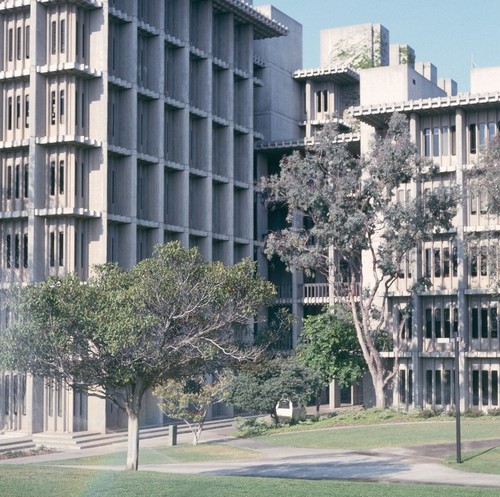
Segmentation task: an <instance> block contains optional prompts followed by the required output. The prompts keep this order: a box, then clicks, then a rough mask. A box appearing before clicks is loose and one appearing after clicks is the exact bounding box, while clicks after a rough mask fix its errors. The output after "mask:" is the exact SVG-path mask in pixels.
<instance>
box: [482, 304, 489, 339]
mask: <svg viewBox="0 0 500 497" xmlns="http://www.w3.org/2000/svg"><path fill="white" fill-rule="evenodd" d="M481 338H488V309H485V308H484V307H483V308H482V309H481Z"/></svg>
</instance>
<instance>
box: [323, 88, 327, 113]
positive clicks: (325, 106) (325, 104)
mask: <svg viewBox="0 0 500 497" xmlns="http://www.w3.org/2000/svg"><path fill="white" fill-rule="evenodd" d="M323 112H328V91H327V90H324V91H323Z"/></svg>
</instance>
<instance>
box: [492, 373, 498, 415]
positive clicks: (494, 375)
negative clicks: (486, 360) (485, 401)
mask: <svg viewBox="0 0 500 497" xmlns="http://www.w3.org/2000/svg"><path fill="white" fill-rule="evenodd" d="M491 405H492V406H497V405H498V371H492V372H491Z"/></svg>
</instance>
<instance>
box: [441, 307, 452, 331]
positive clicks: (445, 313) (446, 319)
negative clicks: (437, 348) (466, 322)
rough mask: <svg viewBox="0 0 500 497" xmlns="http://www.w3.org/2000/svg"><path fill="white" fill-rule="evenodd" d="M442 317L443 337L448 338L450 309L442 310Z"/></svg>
mask: <svg viewBox="0 0 500 497" xmlns="http://www.w3.org/2000/svg"><path fill="white" fill-rule="evenodd" d="M443 317H444V337H445V338H450V336H451V320H450V309H449V308H447V309H443Z"/></svg>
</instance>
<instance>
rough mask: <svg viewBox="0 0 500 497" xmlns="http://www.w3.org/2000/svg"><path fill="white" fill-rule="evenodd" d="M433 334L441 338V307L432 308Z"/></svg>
mask: <svg viewBox="0 0 500 497" xmlns="http://www.w3.org/2000/svg"><path fill="white" fill-rule="evenodd" d="M434 336H435V337H436V338H441V309H440V308H439V307H437V308H436V309H434Z"/></svg>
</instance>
